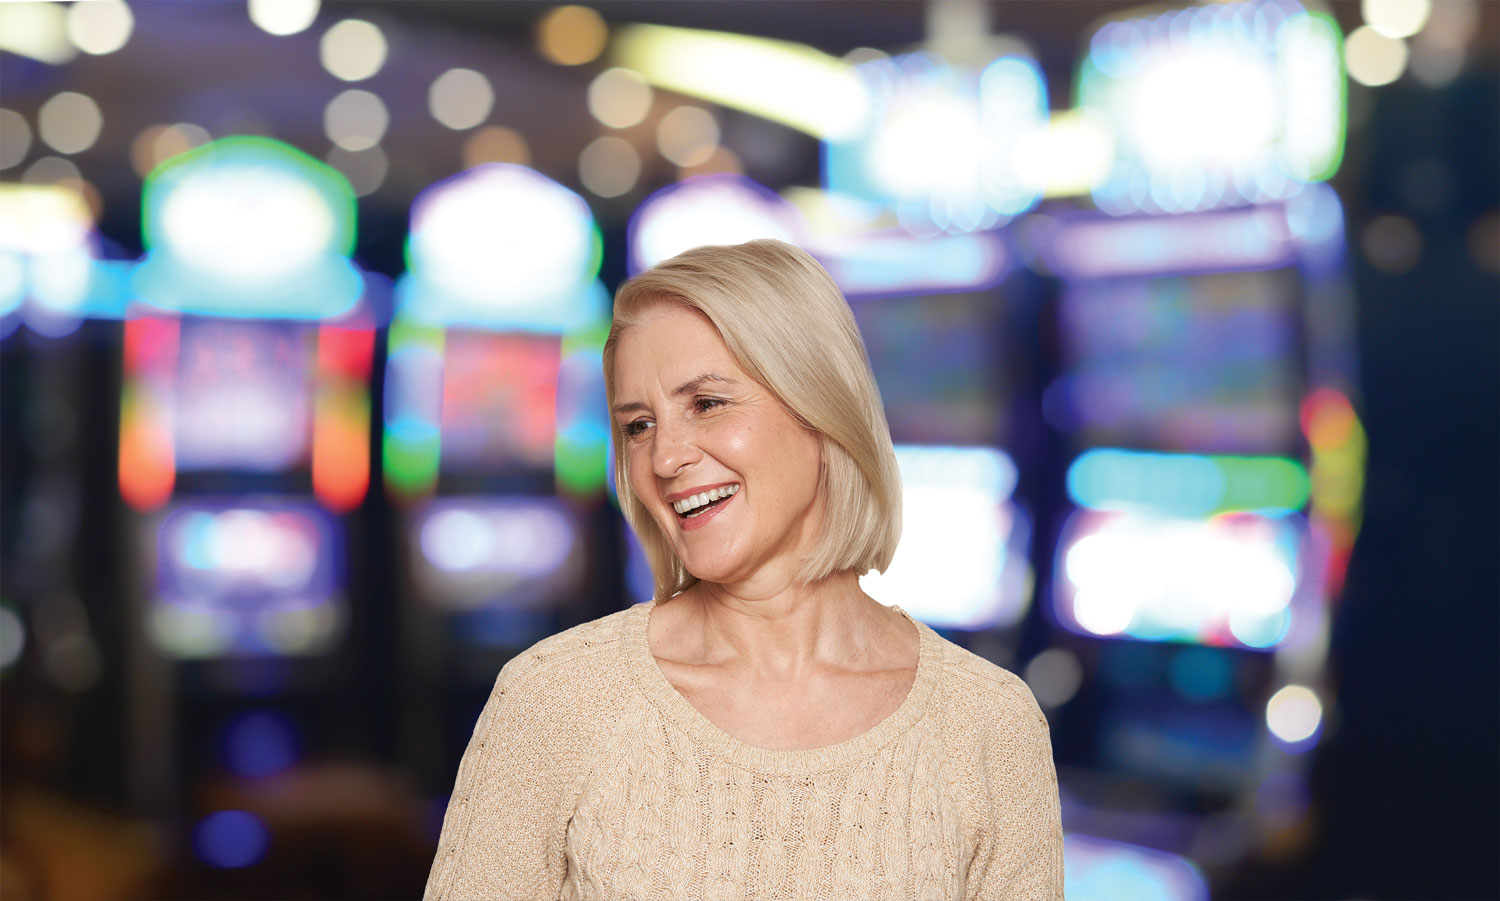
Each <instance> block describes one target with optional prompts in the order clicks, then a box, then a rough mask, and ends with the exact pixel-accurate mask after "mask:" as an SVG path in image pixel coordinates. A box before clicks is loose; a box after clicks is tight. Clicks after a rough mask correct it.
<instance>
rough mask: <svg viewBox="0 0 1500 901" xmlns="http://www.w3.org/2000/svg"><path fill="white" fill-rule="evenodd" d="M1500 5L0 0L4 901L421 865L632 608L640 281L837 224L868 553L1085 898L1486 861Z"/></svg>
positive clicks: (358, 884) (333, 880) (408, 872)
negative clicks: (867, 360) (541, 702)
mask: <svg viewBox="0 0 1500 901" xmlns="http://www.w3.org/2000/svg"><path fill="white" fill-rule="evenodd" d="M1497 38H1500V4H1495V3H1490V2H1483V3H1481V2H1474V0H1432V2H1429V0H1364V2H1362V3H1360V2H1338V3H1334V4H1331V5H1325V4H1314V3H1308V4H1307V5H1299V3H1298V2H1297V0H1245V2H1232V3H1210V4H1205V5H1183V4H1178V3H1167V4H1157V5H1153V6H1150V7H1142V6H1138V5H1134V4H1131V3H1121V2H1105V0H1075V2H1067V3H1040V2H987V3H986V2H968V0H954V2H916V0H889V2H879V3H863V2H804V3H797V4H791V3H763V2H744V0H722V2H711V3H709V2H703V3H685V2H670V3H669V2H645V0H640V2H636V0H631V2H612V3H605V4H598V5H595V6H591V7H583V6H554V5H548V4H541V3H479V2H472V3H469V2H466V3H448V2H388V3H368V2H323V3H322V4H321V5H320V4H319V2H318V0H250V2H249V3H248V4H247V3H245V2H241V0H235V2H221V3H188V2H171V0H155V2H150V3H145V2H134V3H129V4H127V3H125V2H121V0H97V2H77V3H71V4H68V3H0V476H3V478H0V602H3V607H0V667H3V677H0V693H3V698H0V742H3V744H0V748H3V761H0V780H3V789H0V894H3V896H4V897H5V899H6V901H21V899H43V898H45V899H75V898H76V899H85V898H87V899H93V898H121V899H136V898H214V899H217V898H225V899H227V898H409V897H416V896H418V895H419V894H420V893H421V890H422V886H423V883H424V880H425V877H426V873H427V868H428V865H429V862H430V860H431V855H432V853H433V851H434V848H435V842H436V838H437V833H438V828H439V825H440V822H441V817H442V813H443V810H444V808H445V805H446V803H447V793H448V791H449V790H450V788H451V786H452V781H453V777H454V773H455V771H456V768H457V764H458V760H459V757H460V755H461V754H462V752H463V750H464V747H465V745H466V743H467V741H468V738H469V736H470V733H471V731H472V728H473V725H474V721H475V718H476V716H477V714H478V711H479V709H480V707H481V705H482V704H483V702H484V700H485V698H486V695H487V693H488V691H489V689H490V687H491V684H492V682H493V680H494V677H495V674H496V673H497V671H498V670H499V668H500V666H501V665H503V664H504V662H505V661H506V660H507V659H509V658H510V657H511V656H512V655H514V654H515V653H517V652H518V651H520V650H523V649H524V648H526V647H528V646H529V645H531V644H532V643H534V642H536V641H537V640H539V639H541V638H543V637H545V636H547V635H549V634H551V633H553V632H556V631H558V630H561V629H564V628H567V627H568V626H571V625H574V624H577V623H580V622H583V621H586V620H590V619H594V618H597V617H600V616H603V615H605V614H608V613H610V612H613V611H615V610H619V609H621V608H623V607H624V606H626V605H628V604H631V603H636V602H639V601H642V600H646V599H647V598H648V597H649V592H650V585H651V582H650V578H649V573H648V572H647V571H646V568H645V564H644V559H643V557H642V555H641V553H640V550H639V548H638V547H637V546H636V545H635V543H634V541H633V539H632V537H631V536H630V535H629V533H628V530H627V529H626V528H625V526H624V524H623V522H622V520H621V518H620V516H619V513H618V508H617V506H616V503H615V500H614V497H613V495H612V486H611V485H610V484H609V483H608V479H607V478H606V473H607V472H608V466H609V465H610V461H609V459H608V455H609V453H610V451H609V449H608V440H607V436H608V432H607V429H608V428H609V424H608V422H607V420H606V418H605V416H604V396H603V386H602V382H601V372H600V357H599V354H600V348H601V346H602V341H603V337H604V335H605V333H606V331H607V327H608V322H609V309H610V296H611V293H612V292H613V290H614V288H615V287H617V286H618V285H619V283H620V282H621V281H622V280H624V279H625V278H626V277H628V276H629V275H630V274H632V273H634V272H637V271H639V270H641V269H642V268H645V267H649V266H650V265H651V264H653V263H654V262H656V261H658V260H661V259H664V258H666V257H668V256H671V255H673V254H675V253H677V252H679V251H681V250H684V249H687V248H688V247H691V246H694V245H696V244H702V243H735V242H739V241H744V240H748V239H751V238H756V237H777V238H781V239H783V240H787V241H792V242H795V243H797V244H799V245H801V246H802V247H804V248H806V249H807V250H809V251H810V252H811V253H813V254H815V255H816V256H817V257H818V258H819V259H820V260H821V261H822V262H823V263H824V265H825V266H826V267H827V268H828V269H829V271H830V272H831V273H832V274H833V275H834V277H835V279H836V280H837V281H838V282H839V284H840V285H841V287H842V288H843V290H844V292H845V293H846V295H847V296H848V298H849V300H850V303H851V305H852V306H853V308H854V311H855V315H856V318H857V320H858V321H859V324H860V327H861V330H862V332H863V334H864V337H865V340H866V342H867V344H868V347H869V352H870V356H871V362H872V365H873V368H874V370H875V373H876V375H877V378H878V380H879V382H880V386H881V390H882V394H883V397H884V400H885V403H886V410H887V414H888V418H889V420H890V424H891V429H892V433H893V436H894V438H895V440H896V442H897V445H898V448H897V450H898V455H899V458H900V463H901V467H902V475H903V480H904V484H905V509H906V515H905V522H906V527H905V536H904V538H903V541H902V544H901V547H900V550H899V552H898V554H897V557H896V560H895V562H894V564H893V565H892V567H891V568H890V570H889V571H888V572H886V573H885V574H882V575H875V574H872V575H871V576H869V577H867V578H866V579H865V582H864V584H865V588H866V590H867V591H869V592H870V593H871V594H872V595H873V596H875V597H877V598H878V599H880V600H882V601H883V602H886V603H899V604H901V605H902V606H903V607H904V608H905V609H907V610H908V611H910V612H912V613H913V615H916V616H918V617H920V618H922V619H923V620H925V621H926V622H927V623H929V624H930V625H932V626H933V627H934V628H937V629H939V630H940V631H941V632H942V633H943V634H944V635H945V636H947V637H948V638H950V639H951V640H952V641H954V642H956V643H958V644H960V645H963V646H964V647H967V648H970V649H971V650H973V651H974V652H975V653H978V654H981V655H983V656H984V657H986V658H988V659H990V660H993V661H995V662H996V663H998V664H999V665H1001V666H1004V667H1006V668H1008V669H1011V670H1012V671H1014V672H1016V673H1017V674H1019V675H1021V676H1022V677H1023V678H1024V679H1025V680H1026V681H1027V683H1028V684H1029V685H1030V686H1031V688H1032V690H1033V692H1034V693H1035V695H1036V697H1037V698H1038V700H1039V701H1040V703H1041V704H1042V705H1043V707H1044V709H1045V710H1046V712H1047V715H1048V718H1049V720H1050V722H1051V725H1052V730H1053V745H1054V749H1055V752H1056V756H1057V761H1058V770H1059V778H1060V783H1061V792H1062V800H1063V822H1064V828H1065V831H1066V833H1067V845H1066V858H1067V882H1068V896H1069V898H1070V899H1095V898H1098V899H1156V898H1160V899H1205V898H1210V897H1212V898H1348V899H1353V898H1372V899H1373V898H1485V897H1497V896H1500V864H1497V857H1496V853H1495V849H1496V848H1497V847H1500V822H1497V821H1500V780H1497V773H1500V768H1497V761H1500V695H1497V685H1500V673H1497V661H1500V653H1497V640H1500V627H1497V613H1500V603H1497V601H1500V576H1497V565H1500V563H1497V561H1500V525H1497V513H1496V511H1497V509H1500V484H1497V470H1500V467H1497V462H1500V440H1497V430H1500V429H1497V426H1500V416H1497V411H1500V321H1497V319H1500V139H1497V127H1500V102H1497V101H1500V98H1497V88H1500V67H1497V58H1500V40H1497Z"/></svg>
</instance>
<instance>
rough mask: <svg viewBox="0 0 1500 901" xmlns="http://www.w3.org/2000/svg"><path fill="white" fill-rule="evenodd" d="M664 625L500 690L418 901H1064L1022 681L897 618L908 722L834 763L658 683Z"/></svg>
mask: <svg viewBox="0 0 1500 901" xmlns="http://www.w3.org/2000/svg"><path fill="white" fill-rule="evenodd" d="M655 606H656V604H655V602H654V601H653V602H651V603H649V604H639V605H636V606H634V607H631V608H629V609H626V610H622V611H620V612H618V613H614V614H611V615H609V616H606V617H603V618H601V619H597V620H594V621H592V622H588V623H584V624H582V625H580V626H575V627H574V628H572V629H569V630H567V631H565V632H561V633H559V634H557V635H554V636H552V637H550V638H547V639H544V640H543V641H540V642H538V643H537V644H535V645H533V646H532V647H531V648H530V649H529V650H527V651H525V652H523V653H522V654H520V655H518V656H517V657H515V658H514V659H513V660H511V661H510V662H509V663H507V664H506V665H505V667H504V668H503V669H502V670H501V671H500V677H499V678H498V679H497V680H496V682H495V689H494V691H493V693H492V694H491V695H490V699H489V702H488V703H487V704H486V705H485V707H484V711H483V713H481V714H480V717H479V722H478V724H477V725H476V726H475V727H474V737H473V739H472V740H471V741H470V742H469V747H468V750H467V751H466V752H465V753H464V757H463V762H462V763H461V764H460V766H459V770H458V778H457V781H456V783H455V785H454V790H453V797H452V799H451V800H450V801H449V804H448V811H447V814H446V816H445V817H444V819H443V831H442V837H441V838H440V839H439V843H438V853H437V857H436V859H435V860H434V861H433V864H432V872H431V875H430V876H429V877H428V881H427V892H426V898H427V899H443V901H450V899H486V901H512V899H515V901H520V899H543V898H545V899H556V898H561V899H567V901H636V899H639V901H668V899H749V898H756V899H767V901H770V899H803V898H808V899H829V901H853V899H871V901H884V899H889V901H937V899H953V901H959V899H963V901H970V899H1011V898H1017V899H1019V898H1028V899H1029V898H1047V899H1057V898H1062V896H1063V854H1062V847H1063V836H1062V823H1061V817H1060V813H1059V808H1058V792H1057V775H1056V770H1055V769H1054V766H1053V761H1052V743H1051V739H1050V737H1049V733H1048V729H1047V721H1046V719H1045V718H1044V717H1043V715H1042V712H1041V709H1040V708H1039V707H1038V706H1037V703H1036V700H1035V698H1033V697H1032V694H1031V691H1030V690H1029V689H1028V688H1027V687H1026V684H1025V683H1024V682H1022V681H1021V680H1020V679H1019V678H1017V677H1016V676H1015V675H1014V674H1012V673H1010V672H1008V671H1007V670H1004V669H1002V668H1000V667H998V666H996V665H995V664H993V663H990V662H989V661H987V660H985V659H983V658H981V657H979V656H977V655H975V654H973V653H971V652H969V651H966V650H964V649H963V648H960V647H958V646H957V645H955V644H953V643H952V642H950V641H948V640H947V639H945V638H943V637H942V636H941V635H938V634H937V633H936V632H934V631H933V630H932V629H930V628H928V626H927V625H925V624H924V623H921V622H919V621H917V620H915V619H913V618H912V617H911V616H910V615H909V614H907V613H906V612H905V611H904V610H901V608H899V607H897V608H895V609H896V610H898V611H900V612H901V614H902V615H903V616H905V617H906V618H907V619H908V620H910V621H911V622H912V623H913V624H915V625H916V627H917V631H918V632H919V633H920V635H921V651H920V656H919V662H918V664H917V677H916V682H915V684H914V685H913V686H912V689H911V692H910V693H909V694H908V695H907V697H906V699H905V701H903V702H902V704H901V706H900V707H899V708H897V710H896V711H895V712H894V713H892V714H891V715H890V716H888V717H887V718H886V719H885V720H883V721H882V722H881V723H880V724H879V725H877V726H875V728H873V729H871V730H870V731H868V732H866V733H864V734H863V735H860V736H858V737H856V738H852V739H850V740H848V741H844V742H840V743H839V744H836V745H830V746H828V747H823V748H816V749H812V750H801V751H777V750H768V749H764V748H757V747H753V746H751V745H748V744H745V743H744V742H741V741H739V740H737V739H735V738H734V737H733V736H731V735H729V734H728V733H726V732H724V731H723V730H722V729H720V728H719V727H718V726H715V725H714V724H713V723H712V722H710V721H709V720H708V718H707V717H705V716H703V714H701V713H700V712H698V710H697V709H696V708H694V707H693V706H692V705H691V704H689V703H688V701H687V699H686V698H684V697H683V696H682V695H681V694H680V693H678V691H677V690H676V689H675V688H673V687H672V684H671V683H670V682H668V681H667V678H666V676H665V675H664V674H663V673H662V671H661V668H660V667H658V666H657V664H656V659H655V658H654V657H653V656H652V655H651V649H650V646H649V645H648V644H647V639H646V634H647V633H646V626H647V622H648V619H649V617H650V615H651V610H652V609H653V608H654V607H655Z"/></svg>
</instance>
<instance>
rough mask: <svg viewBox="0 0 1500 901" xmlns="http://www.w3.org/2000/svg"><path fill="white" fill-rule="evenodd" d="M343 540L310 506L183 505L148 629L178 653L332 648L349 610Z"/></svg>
mask: <svg viewBox="0 0 1500 901" xmlns="http://www.w3.org/2000/svg"><path fill="white" fill-rule="evenodd" d="M342 553H343V535H342V532H341V531H340V530H339V524H338V522H337V521H336V520H334V519H333V518H332V517H330V516H329V515H328V514H327V513H325V512H323V511H322V510H321V508H319V507H318V506H317V505H316V504H314V503H311V502H304V501H277V500H273V499H255V500H252V499H248V498H237V499H235V500H234V501H232V502H223V503H215V502H212V501H209V500H199V501H195V502H193V503H187V504H179V505H177V506H176V507H175V508H173V509H172V510H171V511H170V512H169V513H168V514H167V515H166V516H165V517H164V518H163V519H162V521H161V525H160V528H159V529H158V531H157V535H156V555H155V557H156V591H155V593H154V596H153V598H152V602H151V609H150V613H149V619H148V624H147V625H148V628H149V631H150V633H151V637H152V639H153V640H154V641H155V643H156V645H157V647H159V648H160V649H161V650H163V651H164V652H166V653H167V654H170V655H172V656H174V657H225V656H246V657H262V656H306V655H311V654H317V653H321V652H324V651H327V650H328V649H329V648H330V647H331V646H332V645H333V643H334V642H335V640H336V639H337V638H338V636H339V634H340V633H341V631H342V629H343V626H344V622H345V618H346V613H345V609H344V607H345V599H344V595H343V584H342V583H343V576H342V566H343V563H342Z"/></svg>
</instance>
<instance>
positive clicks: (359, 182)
mask: <svg viewBox="0 0 1500 901" xmlns="http://www.w3.org/2000/svg"><path fill="white" fill-rule="evenodd" d="M327 161H328V165H330V166H332V167H333V168H335V169H337V170H339V171H340V172H342V173H344V177H345V178H347V179H349V186H350V187H352V188H353V189H354V196H356V197H367V196H369V195H370V194H373V193H375V192H376V191H378V190H380V186H381V185H382V184H384V183H385V176H386V173H387V172H389V171H390V161H389V160H388V159H386V155H385V151H384V150H381V149H380V148H379V147H378V146H377V147H367V148H365V149H363V150H345V149H344V148H343V147H335V148H333V149H332V150H330V151H329V152H328V160H327Z"/></svg>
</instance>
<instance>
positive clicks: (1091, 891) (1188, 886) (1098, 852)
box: [1063, 833, 1208, 901]
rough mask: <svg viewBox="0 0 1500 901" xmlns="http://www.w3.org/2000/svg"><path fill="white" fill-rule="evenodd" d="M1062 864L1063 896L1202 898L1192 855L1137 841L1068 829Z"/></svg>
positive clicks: (1104, 900) (1078, 900) (1147, 900)
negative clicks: (1172, 851)
mask: <svg viewBox="0 0 1500 901" xmlns="http://www.w3.org/2000/svg"><path fill="white" fill-rule="evenodd" d="M1063 868H1064V873H1063V880H1064V881H1065V882H1066V883H1067V886H1068V901H1208V883H1207V881H1206V880H1205V879H1204V878H1203V873H1202V872H1201V871H1200V870H1199V869H1198V867H1197V866H1196V865H1194V864H1193V862H1192V861H1190V860H1188V859H1187V858H1185V857H1178V856H1177V855H1175V854H1168V853H1166V852H1165V851H1157V850H1155V849H1152V848H1146V847H1142V846H1140V845H1131V844H1126V843H1125V842H1114V841H1109V840H1107V839H1102V838H1094V837H1092V836H1087V835H1079V834H1077V833H1072V834H1069V835H1068V836H1066V837H1065V838H1064V840H1063Z"/></svg>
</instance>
